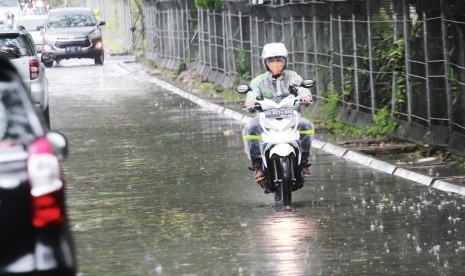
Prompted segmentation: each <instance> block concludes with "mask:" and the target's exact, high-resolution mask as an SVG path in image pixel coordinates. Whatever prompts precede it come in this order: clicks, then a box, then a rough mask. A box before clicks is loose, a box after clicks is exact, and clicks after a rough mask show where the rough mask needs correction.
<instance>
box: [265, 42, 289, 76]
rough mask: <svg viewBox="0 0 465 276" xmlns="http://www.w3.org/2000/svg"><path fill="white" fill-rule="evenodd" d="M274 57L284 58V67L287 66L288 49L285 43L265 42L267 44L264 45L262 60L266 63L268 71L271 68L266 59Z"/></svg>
mask: <svg viewBox="0 0 465 276" xmlns="http://www.w3.org/2000/svg"><path fill="white" fill-rule="evenodd" d="M273 57H280V58H283V59H284V68H286V65H287V49H286V46H285V45H284V44H283V43H268V44H265V46H264V47H263V52H262V60H263V64H264V65H265V68H266V70H267V71H269V70H270V69H269V68H268V65H267V64H266V60H267V59H269V58H273Z"/></svg>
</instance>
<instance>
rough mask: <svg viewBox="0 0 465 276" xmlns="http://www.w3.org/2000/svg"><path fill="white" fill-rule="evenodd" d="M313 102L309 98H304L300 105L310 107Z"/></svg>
mask: <svg viewBox="0 0 465 276" xmlns="http://www.w3.org/2000/svg"><path fill="white" fill-rule="evenodd" d="M312 102H313V101H312V99H311V98H310V97H308V96H304V97H302V98H301V99H300V103H301V104H303V105H305V106H309V105H310V104H311V103H312Z"/></svg>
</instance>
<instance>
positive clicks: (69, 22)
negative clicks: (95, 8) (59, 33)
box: [47, 14, 97, 29]
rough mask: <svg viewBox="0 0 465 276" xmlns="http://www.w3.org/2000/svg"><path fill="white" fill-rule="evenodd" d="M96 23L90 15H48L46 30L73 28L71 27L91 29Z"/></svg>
mask: <svg viewBox="0 0 465 276" xmlns="http://www.w3.org/2000/svg"><path fill="white" fill-rule="evenodd" d="M96 24H97V23H96V21H95V18H94V17H93V16H92V15H88V14H59V15H52V14H50V15H49V18H48V22H47V27H48V28H54V29H59V28H73V27H91V26H95V25H96Z"/></svg>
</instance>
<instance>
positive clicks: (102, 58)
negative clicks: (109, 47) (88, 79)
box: [94, 51, 105, 65]
mask: <svg viewBox="0 0 465 276" xmlns="http://www.w3.org/2000/svg"><path fill="white" fill-rule="evenodd" d="M94 61H95V65H103V62H104V61H105V53H104V52H103V51H102V53H101V54H100V55H99V56H97V57H94Z"/></svg>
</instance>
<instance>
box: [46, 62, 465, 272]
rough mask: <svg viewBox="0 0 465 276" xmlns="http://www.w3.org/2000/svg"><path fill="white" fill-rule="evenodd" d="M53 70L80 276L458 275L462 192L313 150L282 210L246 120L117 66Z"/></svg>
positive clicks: (54, 117)
mask: <svg viewBox="0 0 465 276" xmlns="http://www.w3.org/2000/svg"><path fill="white" fill-rule="evenodd" d="M47 74H48V78H49V82H50V114H51V124H52V129H54V130H58V131H61V132H63V133H64V134H65V135H66V136H67V137H68V139H69V146H70V155H69V158H68V160H67V161H66V162H65V163H64V173H65V178H66V180H67V196H68V197H67V202H68V208H69V214H70V218H71V228H72V231H73V234H74V239H75V242H76V249H77V256H78V262H79V271H80V274H81V275H414V274H422V275H460V274H462V273H463V271H464V268H465V263H464V261H465V243H464V242H465V224H464V223H465V222H464V217H465V213H464V211H463V210H464V208H465V202H464V199H463V197H461V196H456V195H454V194H446V193H444V192H441V191H437V190H431V189H429V188H427V187H425V186H422V185H418V184H415V183H412V182H410V181H407V180H404V179H401V178H397V177H394V176H392V175H387V174H384V173H380V172H377V171H373V170H371V169H369V168H366V167H364V166H361V165H358V164H355V163H350V162H347V161H346V160H344V159H340V158H336V157H334V156H331V155H327V154H325V153H323V152H317V153H315V155H314V160H313V162H314V165H313V166H312V171H313V174H314V178H313V180H312V182H311V183H310V184H306V186H305V187H304V188H303V189H302V190H299V191H297V192H296V193H294V195H293V200H294V204H293V209H292V211H286V210H283V209H282V208H281V206H279V205H275V204H274V201H273V197H272V196H271V195H265V194H264V193H263V192H262V191H261V190H260V189H258V188H257V187H256V185H255V184H254V183H253V182H252V180H251V177H252V174H251V172H250V171H248V170H247V169H246V168H245V167H246V165H248V164H247V159H246V156H245V154H244V153H243V146H242V139H241V136H240V131H241V128H242V125H240V124H239V123H237V122H235V121H233V120H231V119H227V118H222V117H219V116H218V115H216V114H212V113H210V112H207V111H205V110H202V109H201V108H200V107H199V106H197V105H195V104H193V103H191V102H189V101H188V100H185V99H183V98H180V97H179V96H177V95H174V94H172V93H171V92H169V91H166V90H163V89H160V88H157V87H156V86H154V85H153V84H151V83H150V81H149V80H150V79H149V78H148V77H147V76H145V75H143V74H138V73H128V72H127V71H125V70H123V69H122V67H120V66H118V64H117V62H116V60H111V59H107V61H106V64H105V65H104V66H94V65H93V61H92V60H71V61H66V60H64V61H62V62H61V64H60V65H58V66H54V67H53V68H50V69H47Z"/></svg>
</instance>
